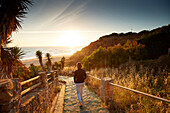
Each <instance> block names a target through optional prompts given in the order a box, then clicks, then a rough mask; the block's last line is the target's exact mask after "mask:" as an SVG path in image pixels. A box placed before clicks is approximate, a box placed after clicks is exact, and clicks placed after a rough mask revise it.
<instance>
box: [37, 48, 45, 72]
mask: <svg viewBox="0 0 170 113" xmlns="http://www.w3.org/2000/svg"><path fill="white" fill-rule="evenodd" d="M36 56H37V58H38V59H39V63H40V65H41V69H42V71H45V68H44V65H43V62H42V52H41V51H40V50H38V51H36Z"/></svg>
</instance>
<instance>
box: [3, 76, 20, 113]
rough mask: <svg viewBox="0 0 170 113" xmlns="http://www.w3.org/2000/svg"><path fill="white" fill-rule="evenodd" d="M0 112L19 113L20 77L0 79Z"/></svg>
mask: <svg viewBox="0 0 170 113" xmlns="http://www.w3.org/2000/svg"><path fill="white" fill-rule="evenodd" d="M0 100H1V101H0V112H10V113H19V110H20V105H21V84H20V79H3V80H0Z"/></svg>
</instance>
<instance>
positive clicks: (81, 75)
mask: <svg viewBox="0 0 170 113" xmlns="http://www.w3.org/2000/svg"><path fill="white" fill-rule="evenodd" d="M85 79H86V72H85V70H83V69H78V70H76V71H75V73H74V82H75V83H83V82H84V80H85Z"/></svg>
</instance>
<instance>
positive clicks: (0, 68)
mask: <svg viewBox="0 0 170 113" xmlns="http://www.w3.org/2000/svg"><path fill="white" fill-rule="evenodd" d="M22 55H24V52H23V51H22V50H21V48H18V47H11V48H3V47H1V60H0V79H7V78H13V76H12V74H13V73H14V72H15V71H16V69H17V67H18V65H19V64H21V61H20V58H21V57H22Z"/></svg>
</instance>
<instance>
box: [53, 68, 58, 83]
mask: <svg viewBox="0 0 170 113" xmlns="http://www.w3.org/2000/svg"><path fill="white" fill-rule="evenodd" d="M54 72H55V78H56V84H57V86H59V79H58V71H57V70H55V71H54Z"/></svg>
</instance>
